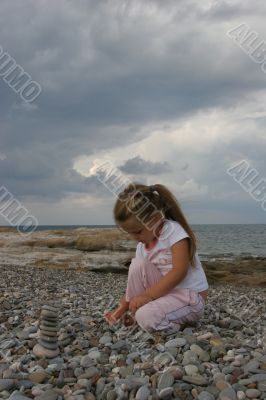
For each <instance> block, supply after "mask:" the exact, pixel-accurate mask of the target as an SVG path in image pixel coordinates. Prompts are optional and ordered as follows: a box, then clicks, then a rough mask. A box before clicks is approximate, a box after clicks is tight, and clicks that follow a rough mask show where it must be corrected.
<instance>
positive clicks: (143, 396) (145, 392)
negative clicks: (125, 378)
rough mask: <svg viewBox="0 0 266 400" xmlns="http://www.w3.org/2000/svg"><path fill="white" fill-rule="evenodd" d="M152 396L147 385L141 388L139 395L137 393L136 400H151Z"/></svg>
mask: <svg viewBox="0 0 266 400" xmlns="http://www.w3.org/2000/svg"><path fill="white" fill-rule="evenodd" d="M149 395H150V390H149V388H148V387H147V386H146V385H145V386H141V387H140V388H139V389H138V391H137V393H136V397H135V398H136V400H147V399H148V398H149Z"/></svg>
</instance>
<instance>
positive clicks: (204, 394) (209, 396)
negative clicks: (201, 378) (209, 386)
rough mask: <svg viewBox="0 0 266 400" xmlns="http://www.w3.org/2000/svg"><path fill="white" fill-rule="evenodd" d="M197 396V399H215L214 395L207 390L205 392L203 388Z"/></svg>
mask: <svg viewBox="0 0 266 400" xmlns="http://www.w3.org/2000/svg"><path fill="white" fill-rule="evenodd" d="M197 398H198V400H215V397H214V395H213V394H211V393H209V392H206V391H205V390H203V391H202V392H200V394H199V395H198V397H197Z"/></svg>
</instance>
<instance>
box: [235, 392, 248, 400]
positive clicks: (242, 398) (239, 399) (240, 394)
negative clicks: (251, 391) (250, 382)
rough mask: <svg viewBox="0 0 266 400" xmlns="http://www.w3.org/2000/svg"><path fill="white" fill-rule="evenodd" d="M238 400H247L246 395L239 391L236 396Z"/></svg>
mask: <svg viewBox="0 0 266 400" xmlns="http://www.w3.org/2000/svg"><path fill="white" fill-rule="evenodd" d="M236 397H237V400H245V398H246V395H245V393H244V392H242V390H239V391H238V392H237V394H236Z"/></svg>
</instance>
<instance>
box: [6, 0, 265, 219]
mask: <svg viewBox="0 0 266 400" xmlns="http://www.w3.org/2000/svg"><path fill="white" fill-rule="evenodd" d="M265 12H266V3H265V1H262V0H261V1H260V0H254V1H252V2H251V1H248V0H241V1H240V0H230V1H229V0H228V1H225V0H219V1H218V0H217V1H214V0H202V1H200V2H199V1H197V0H178V1H177V0H164V1H159V0H134V1H133V0H131V1H128V0H111V1H107V0H57V1H52V0H23V1H18V0H1V2H0V136H1V137H0V183H1V185H0V186H1V188H2V190H3V188H4V190H5V191H6V192H7V191H8V193H10V194H11V195H12V196H13V197H14V199H16V200H17V202H18V204H20V205H21V207H24V208H25V209H26V210H27V212H28V213H29V214H30V215H32V216H34V217H35V218H36V220H37V221H38V224H40V225H56V224H58V225H70V224H74V225H79V224H81V225H83V224H86V225H88V224H113V223H114V221H113V215H112V209H113V205H114V202H115V200H116V197H115V195H114V193H112V191H110V190H109V189H108V188H107V187H106V186H104V185H103V184H102V183H101V182H100V181H99V180H98V179H97V176H95V173H93V171H94V170H95V166H96V165H99V164H101V163H103V162H106V161H108V162H109V163H112V165H114V167H116V168H117V169H118V170H119V171H121V173H123V174H124V176H125V177H126V178H127V179H128V180H130V181H132V182H136V181H137V182H141V183H144V184H147V185H151V184H155V183H161V184H164V185H165V186H167V187H168V188H169V189H170V190H171V191H172V192H173V194H174V195H175V196H176V198H177V199H178V200H179V202H180V204H181V206H182V209H183V211H184V213H185V215H186V217H187V219H188V221H189V222H190V223H191V224H220V223H226V224H228V223H240V224H242V223H266V211H265V209H266V204H265V209H264V208H263V207H262V201H259V200H258V199H256V198H255V197H254V196H253V195H251V193H250V191H251V190H248V189H245V188H244V187H243V185H241V184H240V183H239V181H237V179H234V176H232V174H231V175H230V174H229V173H228V169H230V168H232V167H233V166H235V165H238V164H239V163H241V162H245V164H246V165H248V168H250V169H253V170H255V171H256V176H257V182H258V183H259V182H260V181H263V180H264V179H266V165H265V149H266V133H265V125H266V124H265V119H266V108H265V107H266V91H265V89H266V64H265V65H264V67H263V62H264V60H265V62H266V51H265V58H264V50H265V48H264V45H265V43H266V25H265ZM239 26H242V28H243V29H242V28H239V29H238V27H239ZM249 34H251V36H250V38H251V39H252V40H253V38H254V40H253V42H252V40H250V41H248V35H249ZM245 38H246V45H244V39H245ZM249 42H250V43H249ZM255 45H261V46H262V47H261V49H262V51H261V54H259V53H256V54H255V55H252V54H251V53H252V51H254V49H255V47H256V46H255ZM252 46H253V47H252ZM265 46H266V45H265ZM4 53H6V54H8V56H6V57H9V59H10V57H12V59H13V64H12V65H13V67H15V66H20V67H21V68H23V71H25V72H26V73H27V74H28V75H29V76H30V78H31V81H33V82H35V88H36V87H39V88H40V93H39V95H38V96H37V97H36V98H35V99H29V98H28V100H29V101H28V100H27V96H26V92H24V94H25V95H23V91H22V90H20V91H18V90H15V86H14V85H13V86H12V84H11V83H10V84H8V83H7V79H5V77H6V75H5V69H4V58H3V55H4ZM256 56H257V57H256ZM10 71H11V70H10ZM29 97H30V96H29ZM247 172H248V170H246V173H247ZM243 176H244V175H243ZM243 176H242V177H243ZM252 185H253V186H252ZM250 189H255V182H253V184H250ZM0 194H1V191H0ZM262 197H263V193H262ZM265 197H266V193H265ZM0 200H2V202H1V201H0V225H9V224H10V221H9V219H8V217H7V216H6V215H5V214H4V212H3V210H4V201H3V199H2V198H0Z"/></svg>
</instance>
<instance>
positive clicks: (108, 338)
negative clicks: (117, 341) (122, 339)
mask: <svg viewBox="0 0 266 400" xmlns="http://www.w3.org/2000/svg"><path fill="white" fill-rule="evenodd" d="M111 342H112V337H111V336H102V337H101V338H100V340H99V343H101V344H106V343H111Z"/></svg>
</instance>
